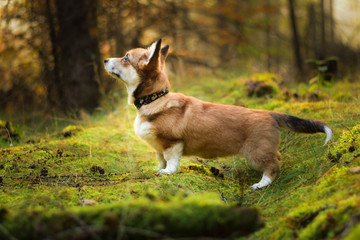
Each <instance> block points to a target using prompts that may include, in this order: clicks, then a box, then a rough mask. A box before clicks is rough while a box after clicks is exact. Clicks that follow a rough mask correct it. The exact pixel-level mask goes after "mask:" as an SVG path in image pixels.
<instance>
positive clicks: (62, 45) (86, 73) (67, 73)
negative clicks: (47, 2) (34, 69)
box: [55, 0, 100, 114]
mask: <svg viewBox="0 0 360 240" xmlns="http://www.w3.org/2000/svg"><path fill="white" fill-rule="evenodd" d="M89 4H90V3H88V2H87V1H86V0H76V1H72V0H55V5H56V10H57V22H58V33H57V41H56V42H57V47H58V49H57V50H58V53H59V63H58V64H59V71H60V76H59V83H58V84H57V87H58V88H57V91H58V95H59V99H58V100H59V104H60V105H61V108H62V110H65V111H67V112H68V111H70V112H75V113H76V114H78V113H79V110H81V109H84V110H87V111H92V110H94V109H95V108H96V107H97V106H98V103H99V98H100V93H99V84H98V82H97V81H96V72H95V67H94V66H96V65H97V61H98V59H99V50H98V46H97V42H96V41H95V40H94V39H92V37H91V35H90V31H91V25H93V24H92V23H91V22H89V16H91V17H92V18H94V17H96V16H92V15H94V12H93V11H91V6H90V5H89ZM89 14H90V15H89ZM95 19H96V18H95Z"/></svg>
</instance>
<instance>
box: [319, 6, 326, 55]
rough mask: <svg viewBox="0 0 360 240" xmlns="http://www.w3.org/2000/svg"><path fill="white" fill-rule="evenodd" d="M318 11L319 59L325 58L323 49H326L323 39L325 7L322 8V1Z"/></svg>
mask: <svg viewBox="0 0 360 240" xmlns="http://www.w3.org/2000/svg"><path fill="white" fill-rule="evenodd" d="M320 11H321V28H320V34H321V38H320V41H321V46H320V58H319V59H324V58H325V54H326V53H325V49H326V39H325V7H324V0H320Z"/></svg>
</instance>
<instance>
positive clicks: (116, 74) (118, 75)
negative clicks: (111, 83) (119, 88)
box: [111, 72, 121, 79]
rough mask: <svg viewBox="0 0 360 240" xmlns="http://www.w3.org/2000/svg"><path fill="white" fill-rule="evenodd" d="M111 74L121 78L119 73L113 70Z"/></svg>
mask: <svg viewBox="0 0 360 240" xmlns="http://www.w3.org/2000/svg"><path fill="white" fill-rule="evenodd" d="M111 74H113V75H115V76H116V77H118V78H120V79H121V77H120V74H118V73H114V72H111Z"/></svg>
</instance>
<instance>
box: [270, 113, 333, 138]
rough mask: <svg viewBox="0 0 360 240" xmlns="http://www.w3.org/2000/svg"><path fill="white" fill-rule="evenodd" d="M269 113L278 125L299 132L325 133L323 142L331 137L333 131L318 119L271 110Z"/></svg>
mask: <svg viewBox="0 0 360 240" xmlns="http://www.w3.org/2000/svg"><path fill="white" fill-rule="evenodd" d="M270 115H271V116H272V117H273V119H275V121H276V122H277V123H278V124H279V126H280V127H283V128H286V129H288V130H291V131H294V132H299V133H317V132H323V133H325V134H326V140H325V144H327V142H328V141H329V140H330V139H331V137H332V135H333V131H332V130H331V128H330V127H329V126H328V125H327V124H326V123H324V122H322V121H319V120H311V119H303V118H298V117H294V116H291V115H288V114H284V113H277V112H271V113H270Z"/></svg>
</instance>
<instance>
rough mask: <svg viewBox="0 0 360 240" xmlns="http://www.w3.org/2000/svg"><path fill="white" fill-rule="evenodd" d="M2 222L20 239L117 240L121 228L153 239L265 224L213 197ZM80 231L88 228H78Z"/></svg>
mask: <svg viewBox="0 0 360 240" xmlns="http://www.w3.org/2000/svg"><path fill="white" fill-rule="evenodd" d="M1 224H2V226H3V227H4V228H6V229H7V230H8V232H9V233H10V234H11V235H12V236H14V237H16V238H18V239H38V238H44V237H49V236H52V237H54V236H55V237H60V236H62V237H61V238H69V237H71V239H84V238H85V237H84V235H87V234H89V231H90V232H93V233H94V234H96V235H97V236H99V237H100V238H101V239H114V238H116V236H117V234H118V233H119V226H120V227H121V228H122V231H123V232H122V234H124V236H127V237H129V238H139V237H141V238H142V239H153V238H159V237H165V236H166V237H200V236H201V237H204V236H207V237H230V236H231V237H236V236H244V235H247V234H249V233H251V232H253V231H255V230H257V229H258V228H260V227H261V226H262V221H261V220H260V218H259V215H258V213H257V211H256V210H254V209H244V208H239V207H235V206H226V205H224V204H223V203H222V202H220V201H219V200H216V197H215V198H214V196H213V195H207V196H203V197H201V198H199V197H195V198H186V199H181V200H178V199H176V198H173V199H172V200H171V201H169V202H167V203H166V204H164V202H162V201H156V202H154V201H151V202H150V201H149V200H146V199H139V200H138V201H136V202H133V201H131V202H122V203H121V204H116V205H114V204H112V205H110V206H100V207H91V208H74V209H69V210H66V211H51V212H43V211H41V212H39V211H30V212H19V213H17V214H10V213H8V214H6V215H5V217H4V218H3V219H2V222H1ZM76 226H78V227H76ZM79 227H82V229H76V228H79ZM79 231H80V232H79ZM0 234H1V233H0Z"/></svg>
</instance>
